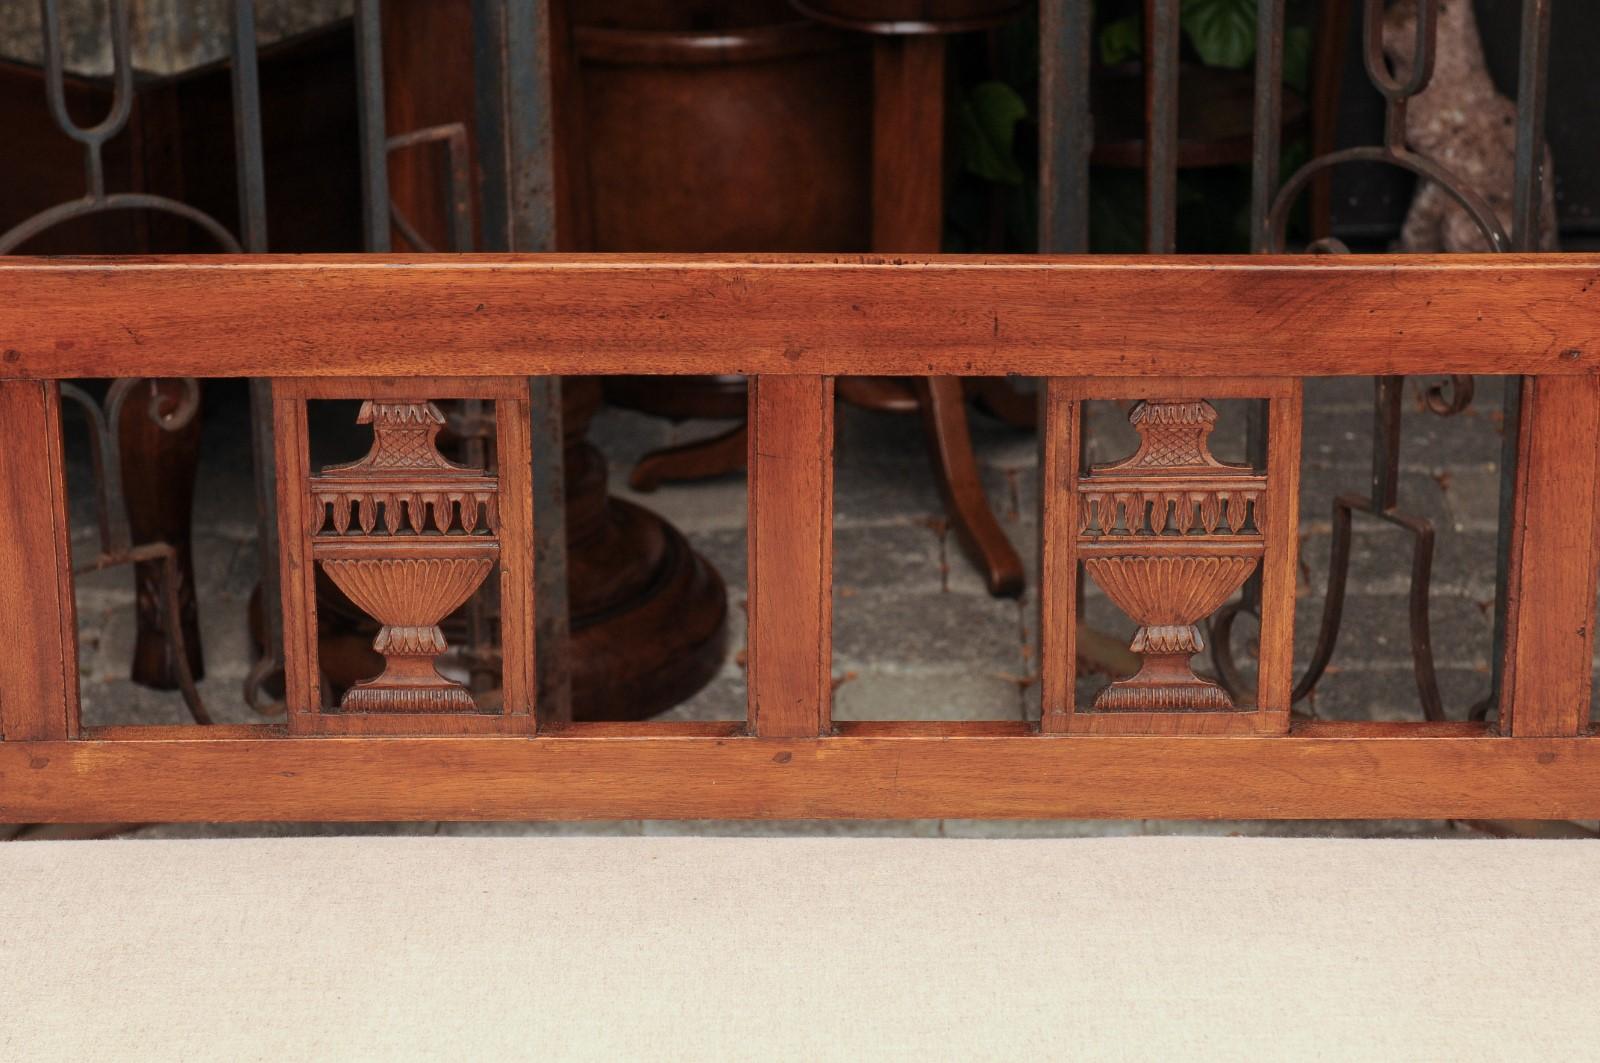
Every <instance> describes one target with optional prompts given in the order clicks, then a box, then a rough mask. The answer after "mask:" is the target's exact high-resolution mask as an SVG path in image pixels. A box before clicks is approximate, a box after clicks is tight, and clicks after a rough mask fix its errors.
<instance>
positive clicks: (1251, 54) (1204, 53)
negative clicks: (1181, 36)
mask: <svg viewBox="0 0 1600 1063" xmlns="http://www.w3.org/2000/svg"><path fill="white" fill-rule="evenodd" d="M1181 21H1182V24H1183V32H1184V33H1186V34H1188V36H1189V43H1191V44H1193V45H1194V50H1195V51H1196V52H1197V53H1199V55H1200V61H1201V62H1202V63H1204V64H1205V65H1206V66H1220V67H1226V68H1228V69H1230V70H1237V69H1239V68H1240V67H1243V66H1245V65H1247V64H1248V63H1249V62H1250V60H1252V59H1254V58H1255V54H1256V0H1183V13H1182V15H1181Z"/></svg>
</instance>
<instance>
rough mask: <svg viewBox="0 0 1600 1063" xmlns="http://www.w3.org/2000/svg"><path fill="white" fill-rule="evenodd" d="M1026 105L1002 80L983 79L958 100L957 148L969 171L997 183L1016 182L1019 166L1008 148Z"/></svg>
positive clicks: (1010, 147) (1018, 176)
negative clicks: (959, 102)
mask: <svg viewBox="0 0 1600 1063" xmlns="http://www.w3.org/2000/svg"><path fill="white" fill-rule="evenodd" d="M1027 114H1028V105H1027V104H1026V103H1024V102H1023V100H1022V97H1021V96H1019V95H1017V92H1016V90H1015V89H1013V88H1012V87H1011V86H1010V85H1007V84H1006V83H1005V82H1003V81H985V82H983V83H982V84H980V85H977V86H975V87H974V88H973V90H972V91H971V92H970V93H968V94H967V97H966V98H965V99H964V100H962V101H961V104H960V106H959V107H958V108H957V113H956V141H957V150H958V151H959V152H960V153H961V162H962V165H964V166H965V167H966V168H967V169H968V170H970V171H971V172H972V173H975V174H977V175H978V176H979V177H982V178H983V179H985V180H987V181H995V182H998V183H999V184H1006V185H1020V184H1021V183H1022V167H1021V166H1019V165H1018V164H1017V160H1016V157H1015V155H1014V154H1013V151H1012V144H1013V142H1014V141H1015V139H1016V133H1017V123H1018V122H1020V121H1021V120H1022V119H1023V118H1025V117H1027Z"/></svg>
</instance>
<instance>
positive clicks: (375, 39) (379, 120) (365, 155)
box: [355, 0, 390, 251]
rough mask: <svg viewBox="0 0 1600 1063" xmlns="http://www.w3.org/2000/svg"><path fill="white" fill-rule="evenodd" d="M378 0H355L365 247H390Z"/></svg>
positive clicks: (386, 140)
mask: <svg viewBox="0 0 1600 1063" xmlns="http://www.w3.org/2000/svg"><path fill="white" fill-rule="evenodd" d="M382 18H383V13H382V6H381V3H380V0H356V5H355V33H356V91H357V94H358V95H357V108H356V116H357V121H358V123H359V127H360V134H359V135H360V138H361V187H362V190H363V193H364V194H363V195H362V198H361V235H362V239H363V241H364V242H365V244H366V247H367V250H368V251H388V250H389V249H390V247H389V151H388V134H387V132H386V131H385V126H384V107H383V22H382Z"/></svg>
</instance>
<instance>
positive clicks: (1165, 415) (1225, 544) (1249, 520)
mask: <svg viewBox="0 0 1600 1063" xmlns="http://www.w3.org/2000/svg"><path fill="white" fill-rule="evenodd" d="M1128 419H1129V421H1130V422H1131V423H1132V424H1133V426H1134V428H1135V430H1137V431H1138V433H1139V448H1138V450H1137V451H1135V452H1134V454H1133V456H1131V457H1129V458H1126V459H1124V460H1122V461H1120V462H1115V463H1112V464H1108V465H1097V466H1095V467H1094V468H1093V469H1091V470H1090V471H1089V474H1088V475H1087V476H1085V477H1084V478H1082V479H1081V480H1080V481H1079V482H1078V491H1079V495H1080V504H1079V507H1078V512H1079V520H1078V525H1079V526H1078V540H1079V553H1080V555H1081V556H1082V557H1083V559H1084V568H1085V570H1086V571H1087V572H1088V574H1089V576H1090V578H1091V579H1093V580H1094V581H1095V583H1096V584H1098V585H1099V586H1100V588H1101V590H1103V591H1105V592H1106V595H1107V596H1108V597H1110V598H1111V600H1112V601H1113V602H1115V603H1116V604H1117V606H1118V608H1120V609H1121V610H1122V611H1123V612H1125V613H1127V614H1128V615H1129V616H1130V617H1132V618H1133V619H1134V620H1137V621H1138V622H1139V625H1140V626H1139V630H1138V632H1137V633H1136V634H1135V635H1134V638H1133V643H1132V646H1131V649H1132V650H1133V651H1134V652H1135V653H1137V654H1139V656H1140V657H1141V658H1142V664H1141V667H1140V669H1139V671H1138V672H1137V673H1136V674H1134V675H1132V676H1129V677H1127V678H1125V679H1119V680H1117V681H1115V682H1113V683H1112V684H1111V685H1110V686H1108V687H1106V688H1105V689H1104V690H1102V691H1101V692H1100V693H1099V695H1098V696H1097V697H1096V698H1095V701H1094V708H1095V709H1096V710H1098V711H1102V712H1183V711H1223V710H1229V709H1233V708H1234V704H1233V699H1232V698H1231V697H1229V696H1228V693H1227V691H1225V690H1223V689H1222V688H1221V687H1220V686H1218V685H1217V684H1215V683H1213V682H1210V681H1209V680H1206V679H1202V678H1200V677H1199V676H1197V675H1195V673H1194V669H1193V668H1192V667H1191V665H1190V663H1189V662H1190V658H1192V657H1193V656H1194V655H1195V654H1196V653H1199V652H1200V651H1201V650H1202V649H1203V648H1204V645H1205V644H1204V642H1203V640H1202V639H1201V637H1200V629H1199V628H1198V627H1196V626H1195V625H1196V623H1197V622H1198V621H1200V620H1203V619H1204V618H1205V617H1207V616H1209V615H1210V614H1211V613H1212V612H1214V611H1215V610H1216V609H1217V608H1218V607H1219V606H1220V605H1222V604H1223V603H1224V602H1226V601H1227V600H1228V597H1229V596H1230V595H1232V594H1233V593H1234V592H1235V591H1236V590H1238V589H1239V587H1240V586H1242V585H1243V584H1244V581H1245V580H1246V579H1248V578H1249V576H1250V574H1251V573H1252V572H1253V571H1255V568H1256V565H1257V564H1258V563H1259V562H1260V559H1261V557H1262V554H1263V553H1264V552H1265V548H1266V539H1265V534H1264V532H1265V529H1263V528H1262V527H1261V519H1262V514H1263V512H1264V511H1263V508H1262V506H1261V501H1262V497H1263V495H1264V494H1265V491H1266V477H1265V476H1263V475H1261V474H1258V473H1256V472H1255V471H1254V470H1253V469H1251V468H1250V467H1249V466H1242V465H1229V464H1225V463H1223V462H1220V461H1218V460H1216V458H1214V457H1212V455H1211V450H1210V446H1209V444H1208V442H1207V440H1208V437H1209V436H1210V435H1211V431H1212V429H1213V428H1214V427H1215V425H1216V420H1217V411H1216V410H1215V408H1213V407H1212V405H1211V404H1210V403H1209V402H1205V401H1204V400H1199V399H1183V400H1170V399H1152V400H1150V401H1147V402H1142V403H1140V404H1138V405H1137V406H1135V407H1134V408H1133V410H1132V412H1131V413H1130V414H1129V415H1128Z"/></svg>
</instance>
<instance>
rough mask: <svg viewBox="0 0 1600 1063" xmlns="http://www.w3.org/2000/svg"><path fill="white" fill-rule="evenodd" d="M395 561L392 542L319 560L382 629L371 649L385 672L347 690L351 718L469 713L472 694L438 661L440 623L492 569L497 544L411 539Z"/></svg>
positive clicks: (348, 548) (442, 646) (345, 704)
mask: <svg viewBox="0 0 1600 1063" xmlns="http://www.w3.org/2000/svg"><path fill="white" fill-rule="evenodd" d="M406 545H407V547H408V549H407V552H406V553H405V554H403V555H401V556H394V555H395V548H394V546H393V545H390V544H387V543H371V544H367V543H351V544H341V546H342V547H343V549H341V550H340V552H339V553H338V554H337V555H335V556H329V557H323V558H321V559H320V560H321V564H322V568H323V571H325V572H326V573H327V574H328V578H329V579H331V580H333V582H334V583H335V584H336V585H337V586H338V588H339V589H340V590H341V591H343V592H344V593H345V594H346V595H348V596H349V597H350V600H351V601H353V602H355V603H356V605H358V606H360V608H361V609H362V610H363V611H364V612H366V613H368V614H369V615H371V616H372V617H373V618H374V619H376V620H377V621H378V622H379V623H381V624H383V628H382V629H381V630H380V631H379V632H378V637H377V638H376V639H375V640H374V641H373V644H372V647H373V649H375V650H377V651H378V652H379V653H381V654H383V656H384V659H385V668H384V671H383V674H382V675H380V676H378V677H377V678H375V679H370V680H367V681H366V682H364V683H358V684H356V685H355V686H353V687H351V688H350V689H349V690H347V691H346V692H345V695H344V697H343V698H342V699H341V701H340V703H339V704H340V708H342V709H344V710H346V711H351V712H471V711H473V710H474V709H475V708H476V703H475V702H474V701H473V698H472V694H471V692H470V691H468V690H467V689H466V688H465V687H463V686H462V685H461V684H459V683H456V682H454V681H452V680H449V679H446V678H445V677H444V676H442V675H440V674H439V671H438V669H437V668H436V667H435V666H434V659H435V658H436V657H438V656H439V655H440V654H441V653H443V652H445V650H446V649H447V648H448V644H447V643H446V642H445V638H444V633H443V632H442V631H440V630H439V621H441V620H443V619H444V618H445V617H446V616H448V615H449V614H450V613H452V612H454V611H455V610H456V609H458V608H460V607H461V605H462V604H463V603H465V602H466V600H467V599H468V598H470V597H471V596H472V593H473V592H474V591H475V590H477V589H478V586H479V585H480V584H481V583H483V581H484V578H485V577H487V576H488V575H489V572H490V570H491V569H492V568H494V563H495V559H496V558H497V557H498V556H499V552H500V547H499V544H498V543H496V542H495V541H494V540H492V539H487V538H485V539H468V538H461V539H439V540H436V541H433V542H428V541H427V540H414V541H413V542H411V543H407V544H406Z"/></svg>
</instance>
